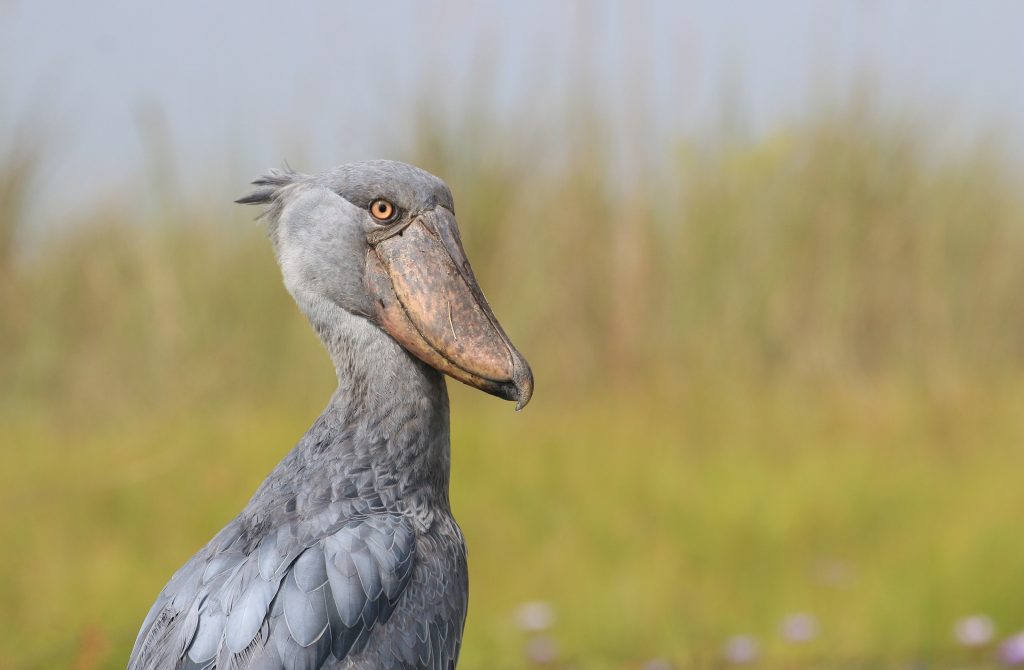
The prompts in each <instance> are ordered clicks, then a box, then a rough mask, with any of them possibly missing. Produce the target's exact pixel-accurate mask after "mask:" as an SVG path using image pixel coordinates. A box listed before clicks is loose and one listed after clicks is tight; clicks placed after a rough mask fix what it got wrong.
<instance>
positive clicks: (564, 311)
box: [0, 110, 1024, 670]
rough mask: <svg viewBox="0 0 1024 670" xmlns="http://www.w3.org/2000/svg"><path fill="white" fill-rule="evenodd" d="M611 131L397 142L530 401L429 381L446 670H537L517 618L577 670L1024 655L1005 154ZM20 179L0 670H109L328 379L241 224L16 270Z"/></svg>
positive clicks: (36, 260) (84, 248)
mask: <svg viewBox="0 0 1024 670" xmlns="http://www.w3.org/2000/svg"><path fill="white" fill-rule="evenodd" d="M604 136H606V134H605V133H604V132H603V129H602V127H601V125H600V123H597V124H581V125H580V127H579V129H578V130H577V131H575V132H572V133H568V134H564V135H562V136H561V138H560V143H559V146H558V149H557V150H553V151H551V152H547V153H545V152H539V151H535V150H531V149H528V148H526V147H523V146H520V145H517V144H514V143H513V140H515V137H514V134H513V133H510V132H504V131H503V129H501V128H497V127H487V126H486V124H484V125H483V126H482V127H481V128H478V129H477V130H476V131H474V141H471V142H470V141H466V140H465V137H464V135H462V134H460V135H458V136H456V135H454V134H452V135H449V134H448V133H446V132H444V131H439V130H436V129H431V128H427V129H425V130H424V132H423V133H421V137H423V138H426V140H425V141H424V143H423V144H422V145H421V146H419V147H415V148H412V149H411V150H407V151H404V152H396V156H397V157H400V158H403V159H406V160H410V161H412V162H416V163H419V164H422V165H424V167H427V168H428V169H431V170H432V171H435V172H436V173H438V174H440V175H442V176H443V177H444V178H445V179H446V180H447V181H448V182H449V183H450V184H451V185H452V187H453V190H454V191H455V197H456V202H457V204H458V207H459V212H458V213H459V220H460V225H461V227H462V230H463V234H464V238H465V241H466V244H467V247H468V251H469V255H470V258H471V259H472V261H473V264H474V267H475V269H476V270H477V274H478V276H479V278H480V280H481V284H482V285H483V286H484V288H485V290H486V291H487V293H488V295H489V297H490V299H491V302H492V304H493V305H494V307H495V310H496V312H497V313H498V315H499V317H500V318H501V319H502V321H503V323H504V324H505V325H506V327H507V329H508V330H509V331H510V335H511V336H512V338H513V340H514V341H515V342H516V343H517V344H518V345H519V347H520V349H521V350H522V351H523V352H524V353H525V354H526V356H527V357H528V358H529V359H530V361H531V363H532V364H533V367H534V371H535V373H536V376H537V382H538V384H537V386H538V388H537V394H536V396H535V398H534V401H533V403H532V404H531V406H530V407H529V408H528V409H527V410H526V411H525V412H524V413H522V414H518V415H516V414H513V412H512V411H511V407H510V406H509V405H507V404H505V403H501V402H499V401H497V400H495V399H492V398H489V397H485V396H482V395H481V394H479V393H475V392H472V391H470V390H468V389H464V388H462V387H458V386H457V384H455V383H452V385H451V389H452V395H453V442H454V458H453V460H454V475H453V491H452V497H453V504H454V507H455V510H456V514H457V516H458V518H459V520H460V522H461V524H462V526H463V529H464V530H465V533H466V535H467V538H468V541H469V544H470V564H471V580H472V585H473V590H472V598H471V611H470V618H469V624H468V627H467V637H466V642H465V646H464V651H463V664H462V666H460V667H464V668H519V667H524V666H525V665H527V661H526V659H525V656H524V652H523V649H524V646H525V644H526V640H527V638H526V634H525V633H522V632H520V631H519V630H517V628H516V626H515V624H514V622H513V612H514V611H515V609H516V608H517V607H518V606H519V605H520V604H521V603H523V602H524V601H530V600H544V601H548V602H550V603H551V604H552V606H553V608H554V610H555V612H556V615H557V618H556V621H555V623H554V626H553V628H552V629H551V630H550V631H548V633H547V634H548V635H550V637H552V638H553V639H554V640H555V642H556V643H557V646H558V650H559V657H560V659H562V660H561V661H559V663H560V664H561V663H563V661H564V663H571V664H572V665H573V667H585V668H641V667H643V665H644V663H645V662H646V661H647V660H649V659H651V658H654V657H664V658H668V659H671V660H672V661H673V662H675V663H676V664H678V665H679V666H682V667H718V666H720V665H721V663H722V659H721V655H722V646H723V643H724V642H725V640H726V639H727V638H728V637H729V636H731V635H734V634H737V633H748V634H751V635H755V636H757V637H758V638H759V639H760V641H761V647H762V657H763V658H762V660H761V661H760V662H759V665H758V667H764V668H774V667H779V668H783V667H785V668H795V667H837V666H839V665H842V667H865V668H867V667H889V666H892V667H905V665H906V663H909V662H917V661H922V662H926V663H931V664H932V667H935V666H939V667H951V666H953V665H957V666H959V667H968V666H973V667H986V664H987V663H988V662H989V661H990V659H992V658H993V656H994V650H993V648H992V647H991V646H990V647H988V648H986V649H983V650H980V651H976V652H973V651H972V652H968V651H965V650H961V649H959V648H958V647H957V645H956V643H955V641H954V640H953V638H952V633H951V630H952V626H953V624H954V621H955V620H956V619H957V618H959V617H961V616H964V615H967V614H971V613H974V612H981V613H985V614H988V615H989V616H991V617H992V618H993V619H994V621H995V622H996V624H997V627H998V633H999V635H1000V636H1005V635H1008V634H1011V633H1013V632H1016V631H1017V630H1021V629H1024V599H1022V597H1021V596H1022V595H1024V534H1022V533H1021V532H1020V530H1021V524H1020V520H1021V515H1022V510H1024V486H1021V484H1020V481H1021V477H1020V473H1021V472H1022V471H1024V414H1022V413H1021V412H1020V407H1021V406H1022V403H1024V381H1022V373H1024V291H1022V290H1021V288H1022V287H1024V198H1022V196H1021V195H1020V193H1019V189H1018V188H1017V183H1019V174H1018V173H1017V172H1016V168H1015V166H1014V165H1013V164H1012V162H1010V161H1008V160H1005V159H1002V158H1000V156H999V154H998V152H996V151H994V150H992V149H991V148H990V147H987V146H982V145H978V146H972V147H968V148H966V149H963V150H960V151H946V152H938V151H936V150H934V149H931V148H930V144H929V140H930V136H929V133H928V132H927V131H922V130H919V129H917V128H916V127H915V126H914V125H913V124H911V123H905V124H899V123H890V122H888V121H886V120H884V119H880V118H879V116H878V115H877V114H872V113H865V112H863V111H858V110H853V111H850V110H847V111H844V112H841V113H829V112H822V113H820V114H819V115H817V117H816V118H814V119H812V120H809V121H805V122H803V123H802V124H799V125H794V126H792V127H787V128H781V129H779V130H778V132H776V133H774V134H772V135H770V136H768V137H765V138H764V139H761V140H758V141H756V142H754V143H749V144H737V143H733V142H727V141H722V142H717V143H711V144H710V145H704V146H698V145H694V144H687V143H680V144H679V145H678V146H677V147H675V148H673V149H672V151H671V155H669V156H666V157H663V159H664V160H661V161H657V165H656V166H651V167H647V168H642V169H641V168H638V169H635V170H614V169H609V168H608V167H607V166H606V165H605V163H606V161H605V160H604V157H603V154H602V147H601V141H600V138H602V137H604ZM499 137H504V138H506V142H507V143H505V142H502V141H500V140H498V139H496V138H499ZM538 156H542V157H544V156H546V157H547V158H545V159H544V160H542V161H541V162H540V163H539V164H538V163H537V157H538ZM40 162H45V155H38V153H37V152H36V153H34V152H33V150H22V151H15V152H13V153H11V154H10V155H9V156H7V157H6V158H5V159H3V160H0V351H2V352H3V354H2V355H0V425H3V429H2V436H3V448H2V450H0V502H2V506H3V509H4V510H5V513H4V514H3V515H2V516H0V537H2V538H3V539H4V541H5V542H4V544H5V550H4V551H3V552H2V553H0V570H2V573H3V574H4V575H5V578H4V579H3V580H2V581H0V612H2V613H3V615H4V616H3V619H4V624H5V625H4V626H3V627H0V667H18V668H22V667H25V668H50V667H53V668H63V667H74V668H79V669H83V670H84V669H87V668H101V667H103V668H106V667H111V668H115V667H123V664H124V661H125V659H126V657H127V654H128V650H129V649H130V646H131V644H132V642H133V640H134V635H135V632H136V631H137V628H138V625H139V623H140V621H141V618H142V616H143V615H144V613H145V611H146V609H147V608H148V607H149V604H150V603H151V602H152V600H153V598H154V597H155V595H156V593H157V592H158V590H159V589H160V587H161V586H162V585H163V584H164V583H165V581H166V579H167V578H168V577H169V575H170V574H171V572H172V571H173V570H174V569H175V568H176V567H177V566H179V565H180V564H181V563H182V562H183V561H184V560H186V559H187V558H188V557H189V556H190V555H191V554H192V553H193V552H194V551H195V550H196V549H197V548H198V547H199V546H201V545H202V544H203V543H204V542H205V541H206V540H207V539H208V538H209V537H210V536H211V535H212V534H213V533H214V532H215V531H216V530H217V529H219V528H220V526H221V525H223V524H224V523H225V522H226V521H227V520H228V519H229V518H231V517H232V516H233V515H234V514H235V513H236V512H237V511H238V509H239V508H240V507H241V506H242V505H243V504H244V503H245V501H246V500H247V498H248V496H249V495H250V494H251V492H252V491H253V490H254V489H255V487H256V485H257V484H258V483H259V481H260V480H261V479H262V478H263V477H264V475H265V474H266V473H267V472H268V471H269V469H270V468H271V467H272V466H273V464H274V463H275V462H276V461H277V460H278V459H280V458H281V457H282V456H283V455H284V454H285V453H286V451H287V450H288V448H289V447H290V446H291V444H293V443H294V441H295V440H296V439H297V438H298V436H299V435H301V433H302V432H303V430H304V429H305V428H306V426H307V425H308V424H309V423H310V422H311V421H312V419H313V418H314V417H315V416H316V414H317V413H318V411H319V410H320V408H321V406H322V404H323V403H324V402H325V401H326V398H327V396H328V395H329V393H330V391H331V389H332V383H333V379H332V372H331V370H330V368H329V365H328V364H327V360H326V356H325V355H324V354H323V353H322V352H321V351H320V349H319V345H318V344H317V342H316V340H315V337H314V335H313V334H312V332H311V331H310V330H309V328H308V327H307V326H306V324H305V323H304V322H303V321H302V319H301V317H300V316H299V314H298V312H297V310H296V309H295V308H294V306H293V305H292V304H291V302H290V299H289V298H288V296H287V295H286V294H285V292H284V290H283V288H282V287H281V286H280V281H279V278H278V275H277V269H276V266H275V265H274V262H273V259H272V256H271V252H270V249H269V245H268V244H267V243H266V241H265V240H264V239H262V232H261V230H260V228H259V226H258V225H257V224H253V223H251V220H250V219H251V216H252V214H253V212H252V211H251V210H243V209H242V208H233V209H229V208H227V207H223V208H217V209H204V208H202V207H198V206H195V205H194V204H192V203H188V202H180V201H177V200H176V199H175V198H174V197H173V195H174V194H170V196H166V195H165V197H164V198H162V199H156V200H157V201H162V202H163V203H164V205H162V206H160V207H155V208H149V209H147V208H143V209H141V210H140V208H139V207H138V206H137V204H136V203H129V202H128V201H127V199H126V200H125V201H124V202H116V201H115V202H108V203H105V204H103V205H97V206H96V207H95V209H94V210H92V211H87V212H84V213H82V216H81V218H82V220H81V221H79V222H78V223H77V225H74V226H71V227H69V228H67V229H66V230H65V231H64V232H63V233H62V234H61V235H59V236H56V235H54V236H50V237H47V238H45V239H42V240H41V241H39V242H38V243H34V244H30V245H27V244H24V233H25V231H24V229H23V225H22V221H23V218H24V217H23V215H22V212H23V204H24V200H25V197H26V194H27V193H29V192H30V189H31V188H32V184H33V179H32V177H33V175H34V171H35V169H36V168H35V166H36V165H38V164H40ZM299 167H302V166H299ZM621 172H626V173H627V174H626V176H625V177H623V176H622V175H621V174H619V173H621ZM613 173H614V174H617V175H618V176H616V177H613V176H612V175H613ZM241 187H242V185H241V184H231V185H226V186H225V187H224V188H223V189H222V191H221V195H220V196H219V197H220V198H221V199H222V200H224V201H228V200H230V198H231V196H233V195H235V194H236V193H238V192H240V191H241ZM205 205H206V206H207V207H209V206H210V205H209V203H205ZM140 212H141V213H140ZM792 612H811V613H813V614H814V615H815V616H816V617H817V619H818V621H819V622H820V629H821V630H820V635H819V636H818V637H817V638H816V639H815V640H813V641H812V642H810V643H808V644H804V645H798V644H794V643H791V642H785V641H784V640H783V639H782V638H781V637H780V635H779V633H778V627H779V622H780V620H781V619H782V617H783V616H785V615H787V614H789V613H792Z"/></svg>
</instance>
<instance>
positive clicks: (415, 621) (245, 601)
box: [128, 164, 468, 670]
mask: <svg viewBox="0 0 1024 670" xmlns="http://www.w3.org/2000/svg"><path fill="white" fill-rule="evenodd" d="M381 165H383V164H380V165H377V167H375V168H374V170H377V171H376V172H374V171H370V172H367V173H366V174H367V175H370V176H371V177H372V179H371V178H370V177H366V178H365V179H363V177H361V176H360V175H358V174H357V175H356V176H355V177H353V176H352V174H351V173H345V172H344V171H338V172H336V173H326V174H324V175H318V176H315V177H307V176H305V175H301V174H299V173H296V172H292V171H290V170H285V171H275V172H271V173H270V174H268V175H266V176H264V177H262V178H260V179H258V180H257V181H256V182H254V184H255V186H256V188H255V190H254V191H253V192H252V193H250V194H249V195H247V196H245V197H244V198H242V199H241V200H240V202H247V203H257V204H263V205H266V206H267V207H268V210H267V212H266V217H265V218H266V219H267V224H268V233H269V234H270V237H271V239H272V241H273V243H274V248H275V252H276V253H277V254H278V258H279V261H281V264H282V270H283V271H284V273H285V278H286V285H287V287H288V289H289V291H290V292H291V293H292V295H293V296H294V297H295V299H296V301H297V303H298V304H299V307H300V309H301V310H302V311H303V312H304V313H305V315H306V316H307V318H309V320H310V322H311V324H312V325H313V327H314V329H315V330H316V332H317V334H318V335H319V336H320V338H321V340H322V341H323V343H324V345H325V346H326V348H327V350H328V353H329V354H330V356H331V359H332V362H333V363H334V366H335V370H336V372H337V375H338V389H337V391H336V392H335V394H334V396H333V397H332V398H331V401H330V403H329V405H328V406H327V408H326V409H325V410H324V412H323V414H321V416H320V417H319V418H317V420H316V421H315V422H314V423H313V425H312V426H311V427H310V428H309V430H308V431H307V432H306V434H305V435H304V436H303V437H302V438H301V439H300V440H299V442H298V444H297V445H296V446H295V448H294V449H292V451H291V452H290V453H289V454H288V455H287V456H286V457H285V458H284V459H283V460H282V461H281V463H279V464H278V466H277V467H276V468H275V469H274V471H273V472H271V473H270V475H269V476H268V477H267V479H266V480H265V481H264V482H263V483H262V484H261V485H260V487H259V489H258V490H257V491H256V493H255V494H254V495H253V497H252V499H251V500H250V501H249V503H248V505H246V507H245V509H244V510H243V511H242V512H241V514H239V516H238V517H237V518H235V519H234V520H232V521H231V522H230V523H228V524H227V525H226V526H225V527H224V528H223V530H221V531H220V532H219V533H218V534H217V535H216V536H214V537H213V539H212V540H210V542H209V543H208V544H207V545H206V546H205V547H203V548H202V549H200V550H199V552H198V553H196V555H195V556H194V557H193V558H192V559H191V560H190V561H189V562H187V563H186V564H185V565H184V566H183V567H182V568H181V569H180V570H178V571H177V572H176V573H175V574H174V575H173V576H172V577H171V579H170V581H169V582H168V583H167V585H166V586H165V587H164V589H163V591H162V592H161V593H160V595H159V596H158V597H157V599H156V602H155V603H154V604H153V607H152V608H151V609H150V611H149V613H148V614H147V616H146V618H145V620H144V621H143V624H142V628H141V630H140V632H139V635H138V638H137V640H136V642H135V647H134V649H133V651H132V655H131V658H130V660H129V663H128V668H129V670H158V669H159V670H166V669H179V670H180V669H188V670H234V669H239V670H241V669H245V670H254V669H258V670H296V669H304V670H318V669H338V670H341V669H344V670H370V669H374V670H378V669H380V670H400V669H404V670H411V669H421V668H429V669H430V670H451V669H453V668H454V667H455V662H456V660H457V658H458V653H459V648H460V645H461V638H462V630H463V625H464V623H465V616H466V606H467V592H468V585H467V577H466V553H465V544H464V541H463V538H462V533H461V531H460V530H459V528H458V526H457V525H456V523H455V521H454V519H453V518H452V515H451V509H450V505H449V501H448V477H449V469H450V453H449V425H448V395H447V391H446V388H445V383H444V378H443V376H442V375H441V373H439V372H438V371H436V370H434V369H433V368H430V367H428V366H427V365H425V364H423V363H422V362H420V361H419V360H418V359H416V358H414V357H413V356H412V355H411V354H409V353H408V352H406V351H405V350H404V349H402V348H401V346H400V345H399V344H398V343H397V342H396V341H395V340H393V339H392V338H391V337H390V336H389V335H387V334H386V333H385V332H384V331H383V330H381V329H380V328H379V327H378V326H376V325H375V324H374V323H372V322H371V321H370V320H368V319H367V318H365V317H364V316H361V315H360V314H365V313H366V312H365V311H361V310H362V309H363V308H362V303H361V302H360V297H359V296H358V295H357V292H358V291H359V290H361V287H363V286H364V282H363V279H362V277H361V276H355V277H341V278H339V279H338V280H337V285H338V286H339V287H342V288H340V289H339V290H338V292H337V293H336V295H337V296H340V297H338V298H337V299H335V298H331V299H324V298H323V295H321V294H318V293H315V292H314V289H317V290H318V287H320V286H321V285H322V284H323V282H324V281H327V280H326V279H324V278H325V277H328V276H329V275H328V274H327V273H328V272H334V271H335V270H337V269H338V268H348V267H353V268H358V267H359V264H360V263H361V262H362V260H363V259H365V249H361V248H358V249H355V248H353V249H348V250H347V251H345V250H343V252H344V253H340V252H339V253H340V255H339V256H337V259H341V260H336V259H335V257H331V260H330V262H329V263H327V262H326V261H325V263H324V264H323V265H322V267H321V266H320V265H316V266H314V265H310V263H313V262H314V261H315V258H319V257H318V256H316V254H309V253H305V252H308V251H309V250H308V249H305V250H304V249H297V250H296V249H293V248H292V247H291V246H290V245H291V244H293V242H294V240H295V239H297V238H296V237H295V236H296V235H297V233H296V232H295V231H296V230H298V231H300V232H303V231H305V232H307V233H308V232H309V231H310V230H313V229H316V230H317V233H316V234H310V235H309V236H308V239H310V240H312V242H313V243H315V244H316V245H317V247H316V248H317V250H322V249H324V248H327V247H329V246H330V245H332V244H333V245H336V246H335V247H332V248H337V245H344V244H346V242H345V240H339V239H335V238H333V237H331V236H332V235H335V232H334V231H337V230H340V229H341V228H343V227H344V226H345V225H348V224H346V222H344V221H339V220H338V219H337V217H338V216H342V215H344V216H348V215H353V216H354V215H355V214H353V212H356V213H362V214H365V212H364V211H363V210H362V209H359V208H358V207H357V206H354V205H352V203H353V202H362V200H366V202H369V201H370V200H371V199H372V197H376V196H375V195H374V194H375V193H377V191H376V190H374V189H377V188H379V186H380V183H381V182H380V179H382V177H380V174H382V173H381V170H384V169H385V168H387V169H391V168H388V167H387V165H384V166H383V167H381ZM378 168H379V169H378ZM395 170H397V172H396V173H395V174H397V175H399V176H401V178H402V179H404V180H414V179H419V178H421V177H422V175H421V174H420V173H418V172H416V171H415V169H413V168H410V167H409V166H404V167H402V168H401V169H400V170H399V169H398V168H395ZM422 174H424V175H425V173H422ZM374 175H376V176H374ZM428 177H429V179H428ZM346 179H347V180H348V182H346V183H348V184H349V186H346V187H344V188H351V189H356V190H359V189H363V190H364V191H365V193H362V192H360V193H355V194H354V195H353V194H352V193H349V194H348V195H346V196H345V197H346V198H347V199H348V203H347V204H344V203H342V202H340V200H341V199H340V198H339V197H338V195H337V194H339V193H341V191H342V190H343V185H342V184H341V181H343V180H346ZM422 179H423V180H424V181H423V182H422V183H413V184H412V185H409V184H407V183H403V184H399V185H398V186H396V189H398V190H397V191H395V192H396V193H407V194H411V195H409V196H408V197H409V198H414V197H415V198H421V199H422V200H423V202H422V203H419V202H412V201H411V200H410V201H409V203H408V208H409V209H413V208H416V207H422V206H428V205H429V206H434V205H437V204H438V202H441V203H442V204H443V205H445V206H447V207H449V208H450V207H451V202H450V201H451V196H450V193H448V191H447V188H446V187H444V186H443V184H441V183H440V182H439V181H438V180H436V178H433V177H430V176H429V175H427V176H426V177H422ZM339 180H341V181H339ZM361 180H362V181H361ZM403 189H404V190H403ZM438 189H440V190H438ZM402 197H405V196H402ZM332 198H333V200H332ZM322 203H326V204H323V206H324V207H328V206H329V207H328V209H325V210H322V211H321V210H320V209H318V207H321V204H322ZM300 216H301V217H302V218H300ZM318 217H319V218H318ZM351 225H356V224H354V223H353V224H351ZM359 225H362V224H359ZM300 237H301V235H300ZM302 239H306V238H302ZM296 255H298V256H296ZM299 256H301V257H304V258H306V260H307V261H308V262H307V263H306V265H305V266H304V267H315V269H317V271H318V272H320V274H319V275H317V276H312V277H311V278H307V279H308V282H309V283H308V284H304V283H303V281H304V279H303V278H304V277H306V275H304V274H302V273H294V274H290V273H292V272H293V271H292V270H290V269H288V267H289V266H288V263H290V262H293V261H294V259H295V258H296V257H299ZM310 258H313V259H314V261H310V260H309V259H310ZM342 261H343V262H342ZM338 271H339V272H340V270H338ZM345 301H349V302H350V306H349V308H346V307H344V306H342V304H341V303H343V302H345Z"/></svg>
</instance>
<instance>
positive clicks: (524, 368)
mask: <svg viewBox="0 0 1024 670" xmlns="http://www.w3.org/2000/svg"><path fill="white" fill-rule="evenodd" d="M513 365H514V369H513V372H512V383H513V384H515V387H516V396H515V401H516V411H517V412H521V411H522V410H523V408H524V407H526V405H527V404H528V403H529V402H530V398H532V397H533V372H532V371H531V370H530V366H529V365H527V363H526V361H525V360H523V359H522V358H519V357H517V359H516V361H515V363H514V364H513Z"/></svg>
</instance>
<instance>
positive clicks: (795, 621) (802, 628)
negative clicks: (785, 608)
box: [780, 612, 818, 643]
mask: <svg viewBox="0 0 1024 670" xmlns="http://www.w3.org/2000/svg"><path fill="white" fill-rule="evenodd" d="M780 632H781V633H782V637H784V638H785V639H786V640H788V641H789V642H796V643H803V642H810V641H811V640H813V639H814V638H816V637H818V619H817V617H815V616H814V615H813V614H810V613H807V612H798V613H796V614H790V615H789V616H787V617H786V618H785V619H783V620H782V626H781V627H780Z"/></svg>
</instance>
